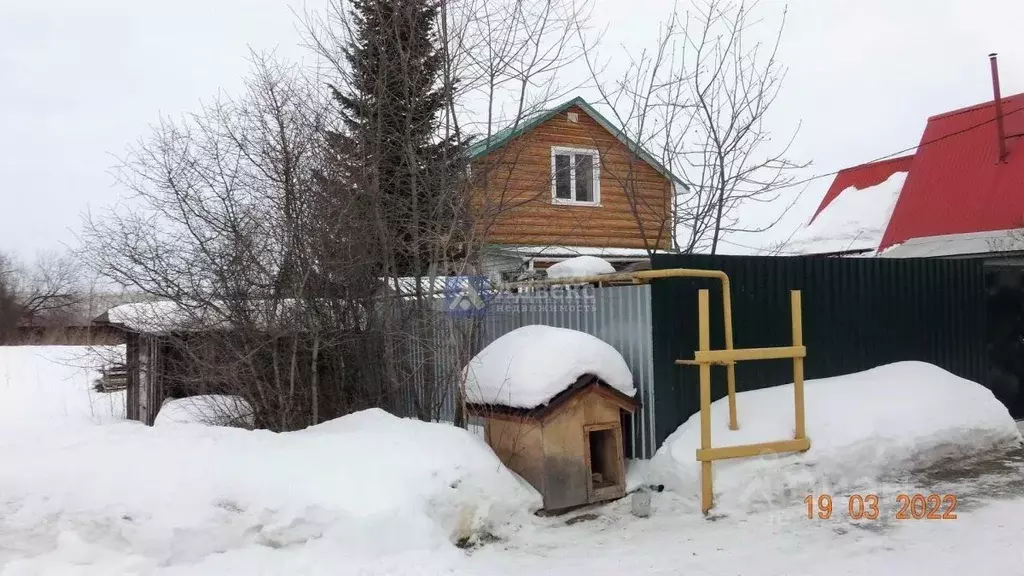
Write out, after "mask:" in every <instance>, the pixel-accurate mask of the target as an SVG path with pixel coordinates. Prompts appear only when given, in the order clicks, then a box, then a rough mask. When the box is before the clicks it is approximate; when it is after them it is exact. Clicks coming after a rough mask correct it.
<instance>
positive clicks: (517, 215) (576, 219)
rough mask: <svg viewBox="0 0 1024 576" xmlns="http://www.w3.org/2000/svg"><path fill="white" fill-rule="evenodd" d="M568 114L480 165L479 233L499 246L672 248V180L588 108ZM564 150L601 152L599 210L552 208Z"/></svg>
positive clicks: (477, 179)
mask: <svg viewBox="0 0 1024 576" xmlns="http://www.w3.org/2000/svg"><path fill="white" fill-rule="evenodd" d="M567 112H575V113H576V114H577V116H578V122H575V123H573V122H570V121H569V119H568V114H567ZM567 112H562V113H559V114H558V115H556V116H555V117H553V118H551V119H549V120H547V121H546V122H544V123H542V124H540V125H539V126H537V127H535V128H534V129H532V130H530V131H529V132H527V133H525V134H523V135H521V136H519V137H517V138H515V139H514V140H512V141H511V142H509V143H508V144H506V145H505V146H504V147H502V148H499V149H497V150H495V151H493V152H491V153H490V154H488V155H487V156H485V157H483V158H481V159H478V160H476V161H474V162H473V167H472V171H473V177H474V179H475V184H476V185H475V186H474V190H473V194H472V203H473V207H474V213H475V215H476V222H477V227H478V229H477V232H478V234H480V235H481V237H482V238H485V239H486V241H487V242H490V243H495V244H513V245H515V244H522V245H538V246H590V247H614V248H659V249H666V248H669V247H670V246H671V238H670V236H669V234H670V228H671V227H670V226H669V219H670V216H671V213H670V203H671V197H672V194H671V191H672V188H671V182H670V181H669V179H668V178H666V177H665V176H663V175H662V174H661V173H659V172H658V171H657V170H655V169H654V167H652V166H651V165H650V164H647V163H646V162H644V161H643V160H641V159H639V158H637V157H635V156H634V155H632V154H631V153H630V152H629V149H628V148H627V147H626V146H625V145H624V144H622V142H620V141H619V140H618V139H617V138H616V137H615V136H614V135H613V134H611V133H609V132H608V131H607V130H605V129H604V128H603V127H602V126H601V125H600V124H598V123H597V121H595V120H594V119H593V118H591V117H590V116H588V115H587V114H586V113H585V112H584V111H583V110H582V109H581V108H579V107H577V106H573V107H571V108H569V109H568V111H567ZM559 146H564V147H570V148H587V149H595V150H597V151H598V154H599V158H600V204H599V205H598V206H577V205H564V204H555V203H553V202H552V190H551V186H552V181H551V172H552V171H551V149H552V147H559Z"/></svg>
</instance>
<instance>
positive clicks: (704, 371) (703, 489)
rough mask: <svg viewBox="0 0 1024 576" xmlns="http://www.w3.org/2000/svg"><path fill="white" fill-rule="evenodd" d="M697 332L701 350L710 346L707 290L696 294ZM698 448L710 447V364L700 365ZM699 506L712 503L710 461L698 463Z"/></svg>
mask: <svg viewBox="0 0 1024 576" xmlns="http://www.w3.org/2000/svg"><path fill="white" fill-rule="evenodd" d="M697 309H698V316H697V320H698V323H699V324H698V327H697V329H698V331H699V332H698V333H699V336H700V339H699V346H700V350H701V351H707V350H709V349H710V348H711V328H710V325H711V319H710V316H711V311H710V309H709V306H708V291H707V290H701V291H700V292H699V293H698V295H697ZM700 449H701V450H710V449H711V365H710V364H707V363H703V364H701V365H700ZM700 479H701V481H700V508H701V511H702V512H703V513H704V514H707V513H708V511H709V510H711V507H712V506H713V505H714V492H713V491H712V484H711V461H710V460H704V461H702V462H701V463H700Z"/></svg>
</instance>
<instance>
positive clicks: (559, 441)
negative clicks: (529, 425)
mask: <svg viewBox="0 0 1024 576" xmlns="http://www.w3.org/2000/svg"><path fill="white" fill-rule="evenodd" d="M583 414H584V411H583V406H582V405H581V403H580V402H573V403H571V404H569V405H567V406H566V408H565V409H564V410H562V411H560V412H559V413H558V414H557V417H555V418H553V419H552V420H550V421H548V422H547V423H545V424H544V485H545V487H546V489H545V491H544V507H545V508H547V509H549V510H558V509H561V508H569V507H571V506H579V505H580V504H586V503H587V500H588V494H587V487H588V478H589V476H588V473H589V472H588V470H587V462H586V460H587V459H586V457H585V454H586V453H587V446H586V440H585V434H583Z"/></svg>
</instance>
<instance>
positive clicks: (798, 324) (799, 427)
mask: <svg viewBox="0 0 1024 576" xmlns="http://www.w3.org/2000/svg"><path fill="white" fill-rule="evenodd" d="M789 303H790V313H791V314H792V316H793V347H794V348H798V347H799V348H803V347H804V328H803V312H802V306H801V304H800V291H799V290H793V291H792V292H790V293H789ZM805 356H807V351H806V350H805V351H804V353H803V354H801V355H800V356H793V403H794V405H793V413H794V414H795V415H796V422H795V423H794V428H795V431H796V434H795V436H796V439H797V440H800V439H803V438H806V437H807V433H806V430H804V357H805ZM805 450H806V448H805Z"/></svg>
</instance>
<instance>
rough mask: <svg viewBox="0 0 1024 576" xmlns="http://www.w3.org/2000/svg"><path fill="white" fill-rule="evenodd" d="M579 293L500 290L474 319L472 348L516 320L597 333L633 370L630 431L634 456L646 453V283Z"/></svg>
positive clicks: (650, 410)
mask: <svg viewBox="0 0 1024 576" xmlns="http://www.w3.org/2000/svg"><path fill="white" fill-rule="evenodd" d="M585 292H586V293H585V295H583V296H582V297H569V298H566V299H564V300H561V301H559V300H558V299H556V298H553V297H551V296H550V295H549V296H537V297H531V296H530V295H524V294H501V295H498V296H496V297H495V298H494V299H492V300H491V302H490V304H489V305H488V308H487V313H486V314H485V315H484V316H482V317H481V318H479V319H478V321H479V323H480V324H479V332H478V334H479V336H478V339H477V346H476V350H480V349H482V348H483V347H484V346H487V345H488V344H490V343H491V342H493V341H494V340H496V339H497V338H499V337H501V336H502V335H504V334H506V333H508V332H510V331H512V330H515V329H516V328H519V327H521V326H527V325H530V324H544V325H547V326H557V327H560V328H571V329H573V330H579V331H581V332H586V333H588V334H592V335H594V336H597V337H598V338H600V339H601V340H604V341H605V342H607V343H609V344H611V345H612V346H614V347H615V349H616V350H618V351H619V352H620V353H621V354H622V356H623V357H624V358H625V360H626V363H627V364H628V365H629V368H630V370H632V372H633V379H634V385H635V386H636V388H637V394H638V399H639V400H640V403H641V408H640V410H638V411H637V413H636V414H635V415H634V416H633V418H632V420H631V424H630V427H631V429H630V431H629V435H630V436H631V439H632V442H630V450H631V451H630V453H631V455H632V456H633V457H634V458H650V457H651V456H652V455H653V453H654V449H655V448H656V444H655V443H654V430H655V428H654V400H655V399H654V364H653V350H654V346H653V341H652V316H651V287H650V286H616V287H609V288H593V289H587V290H586V291H585Z"/></svg>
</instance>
